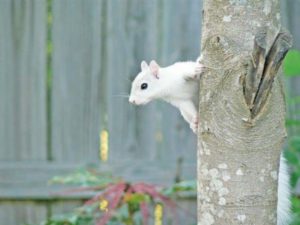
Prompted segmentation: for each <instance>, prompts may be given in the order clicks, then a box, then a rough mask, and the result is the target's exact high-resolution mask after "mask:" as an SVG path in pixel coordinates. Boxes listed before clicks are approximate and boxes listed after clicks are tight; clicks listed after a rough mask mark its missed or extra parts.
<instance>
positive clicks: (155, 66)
mask: <svg viewBox="0 0 300 225" xmlns="http://www.w3.org/2000/svg"><path fill="white" fill-rule="evenodd" d="M149 66H150V71H151V73H152V74H153V75H154V76H155V77H156V78H157V79H158V70H159V65H158V64H157V62H155V61H154V60H152V61H151V62H150V65H149Z"/></svg>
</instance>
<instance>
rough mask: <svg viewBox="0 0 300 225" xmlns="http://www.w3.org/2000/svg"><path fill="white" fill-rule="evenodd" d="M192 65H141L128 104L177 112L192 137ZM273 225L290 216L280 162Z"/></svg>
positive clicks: (195, 84) (195, 86) (198, 67)
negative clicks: (160, 105)
mask: <svg viewBox="0 0 300 225" xmlns="http://www.w3.org/2000/svg"><path fill="white" fill-rule="evenodd" d="M200 61H201V57H199V58H198V59H197V60H196V62H192V61H189V62H177V63H175V64H173V65H170V66H168V67H160V66H159V65H158V64H157V63H156V62H155V61H154V60H152V61H151V62H150V64H149V65H148V64H147V63H146V62H145V61H142V63H141V72H140V73H139V74H138V75H137V76H136V78H135V79H134V81H133V82H132V87H131V92H130V97H129V102H130V103H132V104H135V105H144V104H147V103H149V102H150V101H152V100H155V99H162V100H164V101H166V102H169V103H170V104H172V105H174V106H175V107H176V108H178V109H179V111H180V113H181V115H182V116H183V118H184V119H185V120H186V121H187V122H188V123H189V125H190V128H191V129H192V130H193V132H194V133H197V129H198V95H199V78H200V75H201V73H202V72H203V70H204V68H205V66H204V65H202V64H201V63H200ZM278 180H279V181H278V182H279V184H278V204H277V225H288V224H289V222H290V220H291V215H290V205H291V203H290V185H289V175H288V166H287V164H286V161H285V159H284V158H283V156H281V158H280V168H279V175H278Z"/></svg>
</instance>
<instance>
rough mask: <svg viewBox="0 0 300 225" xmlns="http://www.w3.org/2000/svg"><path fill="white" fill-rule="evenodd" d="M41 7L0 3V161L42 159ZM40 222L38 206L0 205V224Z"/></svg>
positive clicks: (39, 3)
mask: <svg viewBox="0 0 300 225" xmlns="http://www.w3.org/2000/svg"><path fill="white" fill-rule="evenodd" d="M45 3H46V1H45V0H31V1H22V0H14V1H3V0H2V1H0V104H1V105H0V160H5V161H12V162H16V161H36V160H39V161H46V160H47V150H46V60H45V59H46V36H45V35H46V27H45V24H46V9H45V7H46V4H45ZM2 182H3V183H4V184H5V179H4V180H2ZM16 183H17V181H16ZM12 188H13V187H12ZM45 217H46V206H45V205H43V204H35V203H33V202H30V201H0V218H1V222H0V223H1V224H12V225H17V224H25V223H38V222H39V221H41V220H42V219H45Z"/></svg>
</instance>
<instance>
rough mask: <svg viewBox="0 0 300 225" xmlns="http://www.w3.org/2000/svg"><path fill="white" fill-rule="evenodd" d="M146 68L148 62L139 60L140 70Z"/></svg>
mask: <svg viewBox="0 0 300 225" xmlns="http://www.w3.org/2000/svg"><path fill="white" fill-rule="evenodd" d="M147 68H148V64H147V63H146V61H144V60H143V61H142V62H141V70H142V71H144V70H146V69H147Z"/></svg>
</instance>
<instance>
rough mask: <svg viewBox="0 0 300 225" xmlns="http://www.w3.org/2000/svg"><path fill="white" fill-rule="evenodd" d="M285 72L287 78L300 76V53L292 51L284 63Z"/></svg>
mask: <svg viewBox="0 0 300 225" xmlns="http://www.w3.org/2000/svg"><path fill="white" fill-rule="evenodd" d="M283 72H284V74H285V75H286V76H288V77H289V76H299V75H300V52H299V51H297V50H295V49H292V50H290V51H289V52H288V54H287V55H286V57H285V59H284V61H283Z"/></svg>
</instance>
